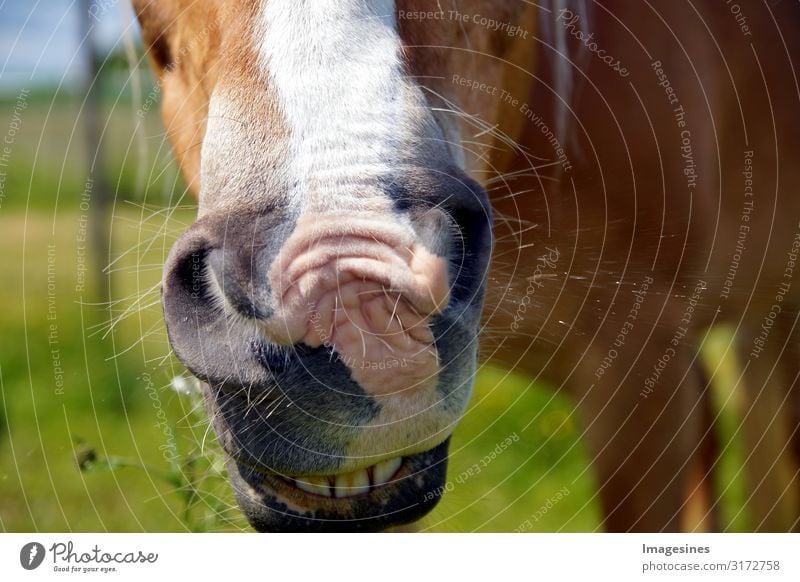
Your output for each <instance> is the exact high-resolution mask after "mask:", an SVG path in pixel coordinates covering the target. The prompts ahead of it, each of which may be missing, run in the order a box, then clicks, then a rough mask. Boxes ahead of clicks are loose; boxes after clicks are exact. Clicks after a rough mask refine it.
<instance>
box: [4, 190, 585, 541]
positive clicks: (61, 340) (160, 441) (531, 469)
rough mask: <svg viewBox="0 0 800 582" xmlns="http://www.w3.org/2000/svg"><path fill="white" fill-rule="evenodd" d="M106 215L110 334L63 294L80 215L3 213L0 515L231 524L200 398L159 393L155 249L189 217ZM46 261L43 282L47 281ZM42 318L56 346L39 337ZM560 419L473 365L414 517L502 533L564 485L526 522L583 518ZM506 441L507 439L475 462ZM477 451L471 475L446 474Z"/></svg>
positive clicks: (440, 526) (147, 525)
mask: <svg viewBox="0 0 800 582" xmlns="http://www.w3.org/2000/svg"><path fill="white" fill-rule="evenodd" d="M116 214H117V215H116V217H115V220H114V245H115V247H116V248H117V249H118V251H117V254H118V255H121V258H120V259H119V260H118V261H117V262H116V263H115V264H114V271H115V272H114V286H115V294H114V297H118V298H121V299H119V300H117V302H115V303H114V304H113V311H114V315H115V316H122V318H121V319H120V320H119V322H118V323H116V325H114V327H113V328H111V329H109V321H108V320H109V315H108V312H107V310H106V309H105V308H104V306H100V305H94V304H92V302H91V300H88V299H87V298H86V297H85V296H83V295H81V294H80V293H76V289H75V287H76V281H77V271H76V257H77V256H78V252H77V251H78V249H77V242H76V240H77V234H76V233H77V231H78V228H79V226H78V225H79V224H80V221H79V215H76V214H71V213H67V212H59V213H58V215H57V216H56V217H55V218H53V217H52V216H50V215H47V214H44V213H29V214H28V216H27V218H25V215H24V214H21V213H11V214H4V215H3V216H0V231H2V232H3V233H4V236H5V237H6V240H7V241H9V242H10V248H9V249H8V250H7V252H6V255H5V260H4V261H3V262H2V263H0V277H2V279H3V280H4V281H7V282H9V284H7V285H4V286H3V287H2V290H0V299H2V301H3V304H4V305H11V306H14V308H12V309H6V310H3V311H0V327H2V329H3V330H4V331H3V336H4V344H5V345H6V347H5V349H4V350H3V353H2V361H1V368H0V372H1V379H2V395H3V399H2V401H0V406H2V407H3V409H4V413H3V414H0V418H1V419H2V422H3V423H4V424H5V425H6V426H5V427H4V428H5V430H3V431H2V433H0V467H2V471H1V472H0V499H3V500H4V502H3V503H2V504H0V524H1V525H2V528H3V529H5V530H7V531H34V530H38V531H51V530H58V531H61V530H70V531H87V530H100V531H106V530H108V531H183V530H187V529H188V530H207V529H214V530H219V529H234V530H237V529H241V528H244V527H245V524H244V523H243V522H242V520H241V519H240V518H239V517H238V514H237V513H236V510H235V509H233V508H232V504H233V500H232V498H231V496H230V492H229V491H228V488H227V485H226V483H225V481H224V470H223V469H222V467H221V466H220V465H219V462H218V455H217V454H215V452H214V451H215V447H214V445H213V434H207V431H206V428H207V427H206V424H205V420H204V417H203V414H202V406H201V404H200V403H199V402H198V401H197V399H196V398H194V397H188V396H184V395H181V394H179V393H178V392H176V391H175V390H173V389H172V388H171V384H172V382H173V378H175V377H188V376H187V375H186V373H185V371H184V370H183V369H182V368H181V367H180V365H179V364H178V363H177V362H176V361H174V360H173V359H172V358H169V357H166V355H167V354H168V353H169V349H168V345H167V343H166V336H165V332H164V329H163V324H162V321H161V313H160V307H159V305H158V303H157V300H158V295H157V293H156V292H155V291H154V287H155V285H156V284H157V282H158V279H159V276H160V265H161V264H162V261H163V257H164V255H165V253H166V252H167V251H168V249H169V246H170V242H171V240H172V239H173V238H174V236H175V235H176V233H177V232H178V231H179V230H180V229H181V228H183V227H184V226H185V225H186V224H188V222H189V221H190V220H191V211H179V212H176V213H174V214H172V215H171V216H170V218H169V220H165V219H164V217H165V214H164V213H161V212H158V213H155V214H150V215H149V217H148V214H147V213H146V212H143V211H140V210H137V209H136V208H133V207H125V206H124V205H123V207H121V208H118V209H116ZM142 215H144V219H142ZM53 256H54V257H55V259H54V262H55V271H54V272H51V275H53V276H54V278H51V280H49V281H48V269H47V267H48V258H49V257H50V258H52V257H53ZM51 260H52V259H51ZM48 283H49V285H50V289H51V290H54V298H51V297H49V296H48ZM148 291H149V293H147V294H146V295H143V296H142V293H143V292H148ZM53 306H54V309H55V311H52V309H53ZM53 313H55V316H53V315H52V314H53ZM49 317H50V319H48V318H49ZM51 325H55V328H54V329H55V336H54V337H56V338H57V343H55V344H51V343H49V338H51V337H53V336H52V333H53V328H51V327H50V326H51ZM53 349H57V350H58V365H59V367H60V368H62V369H63V371H64V372H63V374H64V379H65V381H64V387H63V393H61V392H60V391H58V390H57V386H56V382H55V378H54V362H53V353H52V350H53ZM162 411H163V413H162ZM570 414H571V405H570V403H569V402H568V401H566V400H564V399H562V398H558V397H556V398H553V395H552V394H551V393H550V392H549V391H547V390H546V389H544V388H542V387H538V386H529V385H528V383H527V381H526V380H524V379H522V378H519V377H516V376H513V375H510V376H508V375H507V374H506V373H505V371H502V370H498V369H494V368H489V367H486V368H484V369H483V370H482V372H481V374H480V379H479V381H478V383H477V386H476V390H475V396H474V398H473V400H472V405H471V407H470V409H469V411H468V412H467V414H466V416H465V418H464V420H463V422H462V424H461V425H460V426H459V428H458V430H457V432H456V435H455V437H454V440H453V448H452V451H453V454H452V458H451V471H450V474H451V482H452V488H450V489H449V491H448V493H447V494H446V495H445V496H444V497H443V499H442V502H441V503H440V505H439V507H437V509H436V510H435V511H434V512H433V514H432V515H431V516H430V517H429V518H428V519H427V520H426V522H425V527H429V528H430V529H432V530H435V531H464V530H467V531H470V530H484V531H500V530H508V529H513V528H515V527H518V526H519V524H520V522H521V521H523V520H522V517H529V515H532V514H534V513H535V512H536V511H537V510H538V509H539V508H540V507H541V506H543V505H545V504H546V502H547V499H548V498H549V497H550V496H552V495H553V494H555V493H556V492H557V491H559V490H560V489H562V488H564V487H568V488H569V490H570V495H568V496H566V497H565V498H564V499H563V500H562V501H561V502H560V504H559V508H558V511H557V512H556V511H553V512H549V513H547V514H545V515H544V516H542V518H541V520H540V522H539V523H538V524H537V529H541V530H542V531H547V530H552V529H558V528H559V527H561V526H562V525H563V522H564V516H565V515H567V516H570V517H571V518H573V519H572V521H571V522H570V524H569V526H568V527H567V529H569V530H578V531H581V530H586V529H592V528H594V527H595V526H596V525H597V523H598V510H597V507H596V504H595V503H589V504H588V505H584V504H585V503H586V501H587V500H588V499H589V498H590V497H591V493H592V491H593V485H592V482H591V473H589V472H585V471H584V469H585V467H586V463H587V459H586V455H585V452H584V451H583V448H582V446H581V444H580V443H579V442H578V440H577V439H578V430H577V428H576V426H575V424H574V422H573V421H572V419H571V417H570ZM163 418H166V419H167V424H163V422H162V420H163ZM487 419H492V420H491V421H487ZM167 426H168V427H169V428H168V429H166V428H165V427H167ZM170 435H172V436H173V437H174V438H173V439H172V440H171V439H170ZM514 435H517V437H516V438H514ZM507 437H512V438H513V439H514V440H516V441H517V442H514V443H513V444H512V445H511V446H508V447H507V448H505V449H504V450H503V451H502V452H501V454H499V455H496V457H494V458H492V459H491V460H490V461H488V462H487V463H485V464H484V465H481V464H480V459H481V458H483V457H485V456H486V455H491V453H492V451H493V450H494V449H495V447H496V446H497V445H498V443H502V442H503V441H504V440H505V439H507ZM170 442H174V443H175V445H176V446H177V449H178V455H177V456H178V459H177V460H175V461H174V462H172V461H171V459H169V458H168V457H170V456H172V455H165V454H164V452H165V450H168V447H169V445H170ZM204 442H205V449H203V447H202V443H204ZM201 451H206V452H207V454H206V455H205V456H204V455H202V454H201ZM476 461H478V464H479V467H480V470H479V471H478V472H477V473H474V474H472V475H470V476H468V477H466V478H462V479H460V480H459V475H461V474H462V473H464V472H465V471H468V470H469V468H470V467H471V466H472V465H473V464H474V463H476ZM79 465H82V466H83V467H84V471H81V470H80V467H79ZM576 478H577V480H576ZM459 481H460V482H459ZM11 500H15V501H14V502H11Z"/></svg>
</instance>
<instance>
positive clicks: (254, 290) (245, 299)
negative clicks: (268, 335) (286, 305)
mask: <svg viewBox="0 0 800 582" xmlns="http://www.w3.org/2000/svg"><path fill="white" fill-rule="evenodd" d="M208 272H209V277H208V280H209V284H210V285H211V289H210V291H211V292H212V293H213V295H214V296H215V297H216V298H218V299H220V300H222V301H223V302H224V303H225V304H226V305H227V306H228V307H229V308H230V309H231V310H233V311H235V312H236V313H238V314H239V315H241V316H242V317H245V318H246V319H261V320H263V319H266V318H267V317H269V309H268V307H267V305H268V299H267V293H268V289H267V287H268V285H267V283H266V281H265V277H264V276H262V275H261V273H260V269H259V264H258V251H257V250H255V249H252V248H250V249H248V248H238V247H235V246H233V245H230V246H228V247H223V248H219V249H213V250H212V251H211V252H209V254H208Z"/></svg>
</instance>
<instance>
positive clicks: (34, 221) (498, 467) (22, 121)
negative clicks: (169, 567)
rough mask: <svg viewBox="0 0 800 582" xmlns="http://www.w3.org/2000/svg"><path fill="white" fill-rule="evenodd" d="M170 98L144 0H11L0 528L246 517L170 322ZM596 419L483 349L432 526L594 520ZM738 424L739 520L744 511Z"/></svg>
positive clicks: (1, 39) (173, 203)
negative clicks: (500, 365)
mask: <svg viewBox="0 0 800 582" xmlns="http://www.w3.org/2000/svg"><path fill="white" fill-rule="evenodd" d="M158 98H159V87H158V84H157V83H156V81H155V79H154V78H153V76H152V75H151V73H150V71H149V69H148V66H147V63H146V60H145V59H144V57H143V54H142V48H141V45H140V41H139V33H138V30H137V26H136V23H135V20H134V17H133V13H132V10H131V7H130V6H129V4H128V0H82V1H76V0H46V1H43V0H0V237H1V238H0V240H2V245H3V250H2V254H0V300H1V301H2V302H1V303H0V305H1V306H2V307H0V396H1V398H0V531H17V532H19V531H95V530H96V531H120V532H139V531H221V530H234V531H236V530H246V529H248V527H247V524H246V522H245V521H244V520H243V519H242V518H241V516H240V515H239V513H238V510H237V509H236V507H235V505H234V502H233V498H232V495H231V493H230V490H229V488H228V485H227V483H226V481H225V473H224V467H223V466H222V463H221V457H220V454H219V452H218V449H217V445H216V443H215V439H214V435H213V432H212V431H211V430H210V429H209V427H208V423H207V422H206V419H205V415H204V410H203V405H202V402H201V400H200V399H199V397H198V394H197V387H196V384H195V382H194V381H193V380H192V379H191V377H190V376H189V375H188V373H187V372H186V371H185V370H184V369H183V368H182V366H181V365H180V364H179V363H178V362H177V360H176V359H175V358H174V357H173V356H172V354H171V352H170V349H169V346H168V344H167V340H166V333H165V329H164V324H163V322H162V317H161V308H160V304H159V280H160V276H161V268H162V264H163V261H164V258H165V256H166V254H167V252H168V251H169V248H170V246H171V244H172V241H173V240H174V239H175V238H176V237H177V235H178V234H179V233H180V232H181V231H182V230H183V229H185V228H186V227H187V226H188V225H189V224H190V223H191V222H192V220H193V214H194V210H193V202H192V200H191V199H190V197H188V196H187V194H186V193H185V190H184V183H183V182H182V180H181V178H180V176H179V174H178V171H177V169H176V166H175V165H174V163H173V161H172V159H171V151H170V147H169V144H168V143H167V141H166V139H165V136H164V132H163V129H162V126H161V121H160V116H159V112H158V106H157V102H158ZM720 333H724V331H722V332H720ZM715 337H716V336H715ZM714 341H716V340H714ZM714 341H712V344H713V343H714ZM726 344H727V340H726V339H725V338H722V337H720V338H719V340H718V345H719V346H720V350H724V346H725V345H726ZM714 349H715V346H714V345H711V346H708V349H707V350H706V351H707V354H708V356H709V357H710V358H715V357H718V356H716V355H715V353H714ZM731 373H733V372H732V371H731ZM722 376H724V374H722V375H720V376H719V378H720V379H721V380H723V381H722V382H721V383H722V384H725V383H726V382H725V381H724V380H725V378H723V377H722ZM733 384H734V382H733V381H731V382H729V385H733ZM722 401H723V402H725V403H732V402H733V403H734V404H735V399H731V398H728V397H725V398H723V399H722ZM723 408H724V407H723ZM721 420H722V422H721V426H722V428H723V430H728V431H731V432H733V430H734V429H733V425H731V423H732V422H733V420H732V417H731V416H729V415H728V413H727V412H726V411H725V410H723V417H722V419H721ZM726 423H727V424H726ZM580 433H581V429H580V419H578V418H577V417H576V414H575V411H574V409H573V403H572V402H571V401H570V400H569V399H567V398H566V396H564V395H562V394H559V393H558V392H556V391H554V390H552V389H550V388H549V387H548V386H545V385H541V384H537V383H536V382H531V381H530V380H529V379H527V378H522V377H519V376H516V375H514V374H513V373H510V372H508V371H506V370H500V369H497V368H492V367H488V366H484V367H482V368H481V371H480V374H479V378H478V382H477V386H476V389H475V395H474V397H473V400H472V403H471V406H470V409H469V411H468V412H467V414H466V417H465V419H464V420H463V422H462V423H461V425H460V427H459V428H458V430H457V432H456V434H455V436H454V440H453V445H452V457H451V465H450V477H449V480H448V483H447V486H446V491H447V492H446V493H445V495H444V497H443V500H442V502H441V503H440V504H439V506H438V507H437V509H436V510H435V511H434V512H433V513H432V514H431V515H430V516H429V517H427V518H426V519H425V521H424V522H423V524H422V528H423V529H426V530H432V531H444V532H447V531H514V530H519V531H592V530H594V529H596V528H598V527H599V523H600V512H599V506H598V501H597V498H596V495H595V485H594V481H593V476H592V473H591V471H590V470H589V462H590V459H589V458H588V456H587V454H586V450H585V448H584V446H583V444H582V442H581V440H580ZM730 442H731V443H732V445H731V446H730V447H727V448H726V450H725V452H724V454H723V459H722V464H723V469H724V470H725V471H726V474H728V475H730V478H729V479H723V480H722V482H721V484H720V486H721V487H722V488H724V491H722V492H721V493H722V497H723V501H724V503H725V507H724V508H723V509H724V516H723V517H724V519H723V523H725V524H726V525H727V527H729V528H732V529H743V527H744V524H742V523H741V519H742V518H741V516H740V510H737V508H741V507H742V495H743V492H742V491H741V487H740V486H739V483H738V480H737V479H736V472H737V471H736V467H737V461H736V458H737V457H736V456H737V447H736V439H732V440H731V441H730Z"/></svg>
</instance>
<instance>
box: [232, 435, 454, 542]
mask: <svg viewBox="0 0 800 582" xmlns="http://www.w3.org/2000/svg"><path fill="white" fill-rule="evenodd" d="M447 445H448V443H447V442H444V443H442V444H441V445H438V446H437V447H435V448H434V449H431V450H429V451H426V452H423V453H417V454H413V455H409V456H406V457H397V458H393V459H389V460H385V461H381V462H379V463H376V464H374V465H371V466H369V467H365V468H363V469H358V470H355V471H352V472H349V473H343V474H337V475H303V476H288V475H279V474H276V473H272V472H268V471H263V470H259V469H256V468H253V467H247V466H243V465H241V464H237V463H235V462H232V463H231V464H230V469H231V471H230V472H231V481H232V483H233V485H234V490H235V492H236V496H237V498H238V500H239V504H240V506H241V508H242V510H243V511H244V513H245V515H246V517H247V519H248V520H249V521H250V524H251V525H252V526H253V527H254V528H255V529H257V530H259V531H306V532H337V531H341V532H347V531H382V530H385V529H388V528H391V527H393V526H398V525H403V524H407V523H410V522H413V521H416V520H417V519H419V518H420V517H422V516H423V515H425V514H426V513H428V512H429V511H430V510H431V509H433V507H434V506H435V505H436V503H437V502H438V500H439V497H440V494H439V492H441V491H442V490H443V487H442V486H443V485H444V481H445V475H446V470H447Z"/></svg>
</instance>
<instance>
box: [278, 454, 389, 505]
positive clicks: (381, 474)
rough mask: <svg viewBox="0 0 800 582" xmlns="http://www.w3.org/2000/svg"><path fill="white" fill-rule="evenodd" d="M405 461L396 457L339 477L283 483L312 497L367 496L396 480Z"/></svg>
mask: <svg viewBox="0 0 800 582" xmlns="http://www.w3.org/2000/svg"><path fill="white" fill-rule="evenodd" d="M403 462H404V459H403V458H402V457H396V458H394V459H389V460H387V461H381V462H380V463H376V464H374V465H370V466H369V467H367V468H365V469H357V470H355V471H351V472H350V473H343V474H339V475H307V476H299V477H289V476H282V477H279V479H281V480H282V481H284V482H285V483H286V484H288V485H289V486H291V487H296V488H297V489H301V490H302V491H305V492H306V493H310V494H312V495H319V496H321V497H329V498H330V497H333V498H335V499H342V498H345V497H356V496H358V495H366V494H369V493H370V492H371V491H373V490H375V489H377V488H378V487H383V486H384V485H386V484H387V483H389V482H391V481H392V480H394V478H395V476H396V475H397V474H398V472H399V471H400V469H401V468H402V466H403Z"/></svg>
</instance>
